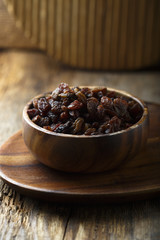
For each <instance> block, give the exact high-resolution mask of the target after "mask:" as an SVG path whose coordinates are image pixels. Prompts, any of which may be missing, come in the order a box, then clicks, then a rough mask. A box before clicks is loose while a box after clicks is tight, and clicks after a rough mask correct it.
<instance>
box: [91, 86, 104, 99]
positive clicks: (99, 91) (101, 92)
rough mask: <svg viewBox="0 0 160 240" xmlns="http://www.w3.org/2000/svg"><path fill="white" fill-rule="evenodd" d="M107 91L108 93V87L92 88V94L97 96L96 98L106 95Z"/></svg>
mask: <svg viewBox="0 0 160 240" xmlns="http://www.w3.org/2000/svg"><path fill="white" fill-rule="evenodd" d="M106 93H107V89H106V88H95V89H93V90H92V96H93V97H96V98H101V97H103V96H105V95H106Z"/></svg>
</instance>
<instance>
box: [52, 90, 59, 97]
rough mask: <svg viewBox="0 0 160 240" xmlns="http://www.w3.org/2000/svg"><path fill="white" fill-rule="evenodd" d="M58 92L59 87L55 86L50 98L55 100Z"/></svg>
mask: <svg viewBox="0 0 160 240" xmlns="http://www.w3.org/2000/svg"><path fill="white" fill-rule="evenodd" d="M59 92H60V89H59V88H56V89H55V90H54V91H53V92H52V98H53V99H54V100H57V99H58V94H59Z"/></svg>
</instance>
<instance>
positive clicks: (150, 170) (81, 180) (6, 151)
mask: <svg viewBox="0 0 160 240" xmlns="http://www.w3.org/2000/svg"><path fill="white" fill-rule="evenodd" d="M148 106H149V112H150V135H149V138H148V143H147V146H146V148H145V150H144V151H143V152H141V153H139V154H138V155H137V156H136V157H135V158H133V159H131V160H130V161H129V162H128V163H126V164H125V165H123V166H121V167H119V168H118V169H115V170H114V171H113V170H112V171H110V172H104V173H99V174H69V173H63V172H58V171H55V170H53V169H50V168H48V167H46V166H44V165H42V164H41V163H39V162H38V161H37V160H36V159H35V158H34V157H33V156H32V155H31V154H30V153H29V151H28V149H27V147H26V146H25V144H24V141H23V138H22V133H21V131H19V132H17V133H16V134H14V135H13V136H12V137H11V138H9V140H8V141H7V142H6V143H4V144H3V146H2V147H1V148H0V176H1V178H2V179H3V180H4V181H5V182H7V183H8V184H9V185H11V187H13V188H15V189H17V190H19V191H20V192H21V193H23V194H26V195H30V196H32V197H38V198H42V199H46V200H54V201H64V202H69V201H80V202H82V201H83V202H87V201H92V202H95V201H120V200H130V199H142V198H143V199H144V198H148V197H152V196H155V195H157V194H159V193H160V124H159V119H160V105H156V104H148ZM42 147H43V146H42Z"/></svg>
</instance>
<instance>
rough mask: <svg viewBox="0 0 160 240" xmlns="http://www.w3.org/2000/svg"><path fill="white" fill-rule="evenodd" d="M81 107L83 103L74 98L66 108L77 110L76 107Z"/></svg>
mask: <svg viewBox="0 0 160 240" xmlns="http://www.w3.org/2000/svg"><path fill="white" fill-rule="evenodd" d="M82 107H83V103H81V102H79V101H78V100H75V101H74V102H72V103H71V104H70V105H69V106H68V109H69V110H78V109H81V108H82Z"/></svg>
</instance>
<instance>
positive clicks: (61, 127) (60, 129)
mask: <svg viewBox="0 0 160 240" xmlns="http://www.w3.org/2000/svg"><path fill="white" fill-rule="evenodd" d="M70 126H71V122H70V121H68V122H66V123H65V124H60V125H59V126H58V127H57V128H56V129H55V130H54V131H55V132H56V133H66V132H67V130H68V129H69V128H70Z"/></svg>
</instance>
